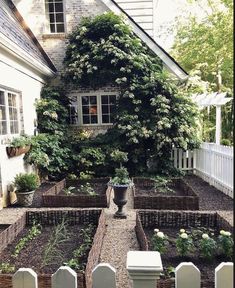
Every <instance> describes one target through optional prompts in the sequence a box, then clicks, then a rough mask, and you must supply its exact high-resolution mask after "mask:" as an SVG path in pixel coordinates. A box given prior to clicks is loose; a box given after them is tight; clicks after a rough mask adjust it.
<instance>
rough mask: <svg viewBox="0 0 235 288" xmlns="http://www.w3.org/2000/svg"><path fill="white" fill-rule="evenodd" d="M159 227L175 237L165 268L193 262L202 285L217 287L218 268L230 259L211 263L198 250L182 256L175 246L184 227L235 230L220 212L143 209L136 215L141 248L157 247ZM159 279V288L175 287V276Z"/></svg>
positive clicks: (169, 235) (219, 259)
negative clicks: (215, 277)
mask: <svg viewBox="0 0 235 288" xmlns="http://www.w3.org/2000/svg"><path fill="white" fill-rule="evenodd" d="M155 228H157V229H159V230H160V231H162V232H163V233H165V234H166V235H168V237H169V238H170V239H171V240H172V241H171V243H170V247H169V249H168V250H167V252H166V253H165V254H163V255H161V258H162V264H163V267H164V268H167V267H169V266H173V267H174V268H176V267H177V266H178V265H179V264H180V263H181V262H193V264H194V265H195V266H197V267H198V268H199V270H200V271H201V278H202V281H201V287H202V288H214V270H215V268H216V267H217V266H218V265H219V264H220V263H221V262H224V261H231V260H230V259H226V258H222V257H221V256H217V257H216V258H215V259H214V260H213V261H212V262H211V263H210V262H208V261H206V260H205V259H202V258H201V257H200V255H199V254H198V253H196V252H194V253H191V255H189V257H185V258H183V257H179V256H178V255H177V252H176V247H175V242H174V241H175V240H174V239H175V237H177V236H176V235H177V233H179V230H180V229H181V228H183V229H185V230H186V231H187V230H188V229H192V228H196V229H198V228H200V229H203V228H205V229H206V230H207V231H209V230H210V231H213V230H214V231H215V233H217V234H218V231H219V230H221V229H224V230H228V231H230V232H233V227H232V226H231V225H229V223H228V222H227V221H226V220H225V219H223V218H222V217H221V216H220V215H218V214H217V213H216V212H196V211H163V210H161V211H154V210H152V211H151V210H140V211H138V212H137V215H136V227H135V229H136V235H137V239H138V241H139V244H140V249H141V250H153V247H152V245H151V241H150V240H151V238H152V236H153V233H154V229H155ZM164 278H165V277H162V279H160V280H158V284H157V288H171V287H174V279H170V278H165V279H164Z"/></svg>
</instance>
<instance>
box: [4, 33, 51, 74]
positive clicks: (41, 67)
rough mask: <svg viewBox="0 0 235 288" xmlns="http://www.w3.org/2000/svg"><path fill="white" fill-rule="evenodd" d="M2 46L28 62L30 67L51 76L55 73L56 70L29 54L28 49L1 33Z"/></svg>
mask: <svg viewBox="0 0 235 288" xmlns="http://www.w3.org/2000/svg"><path fill="white" fill-rule="evenodd" d="M0 47H2V48H3V49H4V50H6V51H7V52H8V53H10V54H12V55H14V56H15V57H17V58H18V59H20V60H21V61H23V62H25V63H27V64H28V65H29V66H30V67H32V68H34V69H36V70H37V71H39V72H40V73H42V74H43V75H45V76H50V77H51V76H54V75H55V72H53V71H52V70H51V69H50V68H49V67H48V66H47V65H46V64H45V65H44V64H42V63H41V62H40V61H38V60H36V59H35V58H34V57H33V56H31V55H29V54H28V53H27V52H26V51H24V50H23V49H21V48H20V47H19V46H18V45H16V44H15V43H13V42H12V41H10V40H9V39H8V38H7V37H6V36H4V35H3V34H0Z"/></svg>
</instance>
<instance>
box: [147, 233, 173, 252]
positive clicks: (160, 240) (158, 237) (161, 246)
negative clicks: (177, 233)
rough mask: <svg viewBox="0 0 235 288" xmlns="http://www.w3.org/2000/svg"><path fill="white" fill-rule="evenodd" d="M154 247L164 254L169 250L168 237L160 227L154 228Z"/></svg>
mask: <svg viewBox="0 0 235 288" xmlns="http://www.w3.org/2000/svg"><path fill="white" fill-rule="evenodd" d="M151 242H152V245H153V249H154V250H156V251H158V252H160V253H161V254H164V253H165V252H166V250H167V246H168V244H169V242H168V237H167V235H165V234H164V233H163V232H161V231H159V230H158V229H154V234H153V237H152V239H151Z"/></svg>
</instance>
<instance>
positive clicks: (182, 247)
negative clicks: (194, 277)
mask: <svg viewBox="0 0 235 288" xmlns="http://www.w3.org/2000/svg"><path fill="white" fill-rule="evenodd" d="M176 249H177V252H178V253H179V255H180V256H183V257H184V256H187V255H188V254H189V253H190V252H192V251H193V249H194V245H193V240H192V238H191V237H190V235H188V234H187V233H186V232H185V230H184V229H180V233H179V235H178V237H177V239H176Z"/></svg>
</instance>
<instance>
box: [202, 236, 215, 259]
mask: <svg viewBox="0 0 235 288" xmlns="http://www.w3.org/2000/svg"><path fill="white" fill-rule="evenodd" d="M199 249H200V253H201V255H202V257H203V258H205V259H207V260H211V259H212V258H213V257H214V256H215V252H216V241H215V240H214V239H212V238H210V237H209V235H208V234H202V239H201V240H200V242H199Z"/></svg>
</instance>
